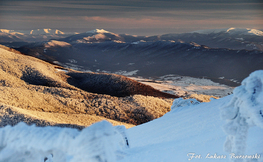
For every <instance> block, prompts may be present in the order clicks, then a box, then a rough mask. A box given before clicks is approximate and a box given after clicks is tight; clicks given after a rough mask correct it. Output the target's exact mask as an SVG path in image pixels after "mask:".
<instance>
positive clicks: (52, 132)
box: [0, 121, 128, 162]
mask: <svg viewBox="0 0 263 162" xmlns="http://www.w3.org/2000/svg"><path fill="white" fill-rule="evenodd" d="M0 137H1V138H0V162H18V161H19V162H44V161H45V162H84V161H85V162H86V161H90V162H106V161H107V162H114V161H116V160H118V159H120V158H121V155H123V154H122V150H123V149H125V148H126V147H128V146H127V145H128V140H127V137H126V133H125V128H122V126H116V127H113V126H112V125H111V124H110V123H109V122H106V121H102V122H99V123H96V124H93V125H91V126H90V127H87V128H85V129H83V130H82V131H78V130H77V129H71V128H60V127H44V128H41V127H36V126H27V125H26V124H24V123H20V124H18V125H16V126H14V127H10V126H7V127H4V128H1V129H0Z"/></svg>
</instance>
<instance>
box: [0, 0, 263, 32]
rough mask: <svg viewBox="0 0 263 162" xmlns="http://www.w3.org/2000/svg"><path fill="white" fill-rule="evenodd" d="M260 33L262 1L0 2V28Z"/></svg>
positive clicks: (78, 0) (262, 27)
mask: <svg viewBox="0 0 263 162" xmlns="http://www.w3.org/2000/svg"><path fill="white" fill-rule="evenodd" d="M229 27H236V28H255V29H263V0H0V29H12V30H31V29H41V28H51V29H59V30H62V31H64V32H85V31H89V30H93V29H96V28H98V29H105V30H108V31H111V32H115V33H119V34H121V33H127V34H134V35H158V34H167V33H185V32H191V31H195V30H203V29H219V28H229Z"/></svg>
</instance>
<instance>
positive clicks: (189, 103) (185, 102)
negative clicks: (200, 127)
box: [171, 98, 200, 110]
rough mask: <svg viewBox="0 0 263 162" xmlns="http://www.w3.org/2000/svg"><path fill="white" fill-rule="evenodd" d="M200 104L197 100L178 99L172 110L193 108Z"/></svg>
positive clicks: (174, 102)
mask: <svg viewBox="0 0 263 162" xmlns="http://www.w3.org/2000/svg"><path fill="white" fill-rule="evenodd" d="M199 103H200V102H199V101H197V100H196V99H185V100H184V99H183V98H177V99H175V100H174V101H173V105H172V106H171V110H174V109H176V108H177V107H185V106H192V105H197V104H199Z"/></svg>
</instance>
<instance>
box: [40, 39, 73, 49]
mask: <svg viewBox="0 0 263 162" xmlns="http://www.w3.org/2000/svg"><path fill="white" fill-rule="evenodd" d="M55 46H60V47H67V46H71V44H69V43H67V42H63V41H57V40H51V41H49V42H47V43H45V47H46V48H48V47H55Z"/></svg>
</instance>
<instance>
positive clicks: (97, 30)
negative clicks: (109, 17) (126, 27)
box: [86, 29, 111, 34]
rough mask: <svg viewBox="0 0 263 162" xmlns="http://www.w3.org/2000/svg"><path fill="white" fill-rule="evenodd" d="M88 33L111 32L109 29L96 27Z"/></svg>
mask: <svg viewBox="0 0 263 162" xmlns="http://www.w3.org/2000/svg"><path fill="white" fill-rule="evenodd" d="M86 33H93V34H98V33H100V34H103V33H111V32H109V31H107V30H104V29H94V30H91V31H87V32H86Z"/></svg>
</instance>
